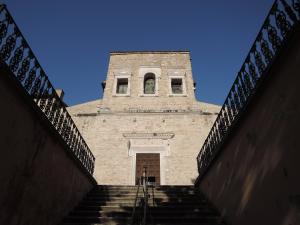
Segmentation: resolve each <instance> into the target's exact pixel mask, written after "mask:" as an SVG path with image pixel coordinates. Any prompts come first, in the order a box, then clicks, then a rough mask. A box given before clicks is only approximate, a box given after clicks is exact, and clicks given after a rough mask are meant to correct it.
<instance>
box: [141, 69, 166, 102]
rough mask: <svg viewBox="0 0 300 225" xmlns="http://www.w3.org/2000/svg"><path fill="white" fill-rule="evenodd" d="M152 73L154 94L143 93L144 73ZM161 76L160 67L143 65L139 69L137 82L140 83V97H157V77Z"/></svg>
mask: <svg viewBox="0 0 300 225" xmlns="http://www.w3.org/2000/svg"><path fill="white" fill-rule="evenodd" d="M149 73H153V74H154V78H155V93H154V94H145V93H144V80H145V76H146V74H149ZM160 76H161V68H158V67H151V66H149V67H148V66H145V67H144V66H143V67H140V69H139V83H140V91H139V96H140V97H158V96H159V79H160Z"/></svg>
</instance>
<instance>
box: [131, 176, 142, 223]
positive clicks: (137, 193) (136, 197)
mask: <svg viewBox="0 0 300 225" xmlns="http://www.w3.org/2000/svg"><path fill="white" fill-rule="evenodd" d="M140 186H141V182H140V178H138V188H137V191H136V194H135V199H134V205H133V210H132V214H131V222H130V224H131V225H134V218H135V210H136V203H137V200H138V195H139V190H140Z"/></svg>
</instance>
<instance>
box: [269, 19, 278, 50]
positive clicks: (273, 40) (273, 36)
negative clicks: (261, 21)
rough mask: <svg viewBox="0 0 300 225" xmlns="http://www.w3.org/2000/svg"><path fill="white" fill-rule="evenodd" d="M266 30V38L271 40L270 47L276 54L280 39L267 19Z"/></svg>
mask: <svg viewBox="0 0 300 225" xmlns="http://www.w3.org/2000/svg"><path fill="white" fill-rule="evenodd" d="M267 32H268V38H269V40H270V42H271V45H272V48H273V50H274V52H275V54H276V53H277V52H278V50H279V48H280V46H281V40H280V38H279V36H278V35H277V31H276V29H275V28H274V27H273V26H272V25H271V24H270V21H269V20H268V23H267Z"/></svg>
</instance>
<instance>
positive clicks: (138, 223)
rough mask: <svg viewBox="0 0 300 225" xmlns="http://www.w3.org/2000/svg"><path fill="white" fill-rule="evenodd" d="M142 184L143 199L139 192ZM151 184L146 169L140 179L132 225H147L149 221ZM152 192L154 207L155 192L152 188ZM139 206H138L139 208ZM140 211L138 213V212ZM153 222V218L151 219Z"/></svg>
mask: <svg viewBox="0 0 300 225" xmlns="http://www.w3.org/2000/svg"><path fill="white" fill-rule="evenodd" d="M141 184H142V185H143V189H142V190H143V197H139V191H140V186H141ZM148 189H149V183H148V176H147V169H146V168H144V171H143V176H142V177H141V178H138V187H137V192H136V196H135V200H134V205H133V210H132V215H131V222H130V225H146V224H147V222H148V221H149V218H148V217H149V216H151V215H150V213H149V204H148V200H149V197H150V195H149V192H148ZM152 191H153V196H152V199H153V206H154V190H153V186H152ZM137 204H138V206H137ZM137 210H138V212H137ZM151 219H152V220H153V218H151Z"/></svg>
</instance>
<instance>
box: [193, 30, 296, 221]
mask: <svg viewBox="0 0 300 225" xmlns="http://www.w3.org/2000/svg"><path fill="white" fill-rule="evenodd" d="M299 40H300V32H299V31H298V33H297V34H295V36H294V38H293V40H292V41H290V42H289V44H288V46H285V47H286V49H285V51H284V52H282V54H281V55H279V57H278V58H277V59H276V61H275V63H274V64H273V66H272V68H271V70H270V71H269V73H268V74H267V77H268V79H267V80H266V81H265V83H263V85H262V86H261V88H260V89H259V90H258V92H257V95H256V96H255V98H254V99H252V103H251V105H249V107H248V109H247V112H246V114H245V115H244V117H243V118H242V120H241V121H239V124H238V127H237V128H236V129H235V131H234V133H233V134H231V135H230V138H229V139H228V141H227V143H226V144H225V145H223V147H222V149H221V154H220V155H219V156H218V158H217V159H216V160H215V161H214V163H213V164H212V166H211V167H210V168H209V170H208V172H207V173H206V175H205V176H204V177H203V178H202V179H201V180H200V181H199V184H200V189H201V190H202V191H203V192H204V193H205V195H206V196H207V197H208V198H209V199H210V200H211V202H213V203H214V204H215V205H216V206H217V208H218V209H219V210H220V211H221V212H222V214H223V215H224V217H225V218H226V219H227V221H228V222H229V224H232V225H240V224H243V225H250V224H251V225H252V224H270V225H283V224H287V225H292V224H293V225H296V224H300V217H299V212H300V180H299V171H300V164H299V159H300V151H299V150H300V144H299V127H300V117H299V115H300V102H299V98H300V92H299V86H300V76H299V65H300V41H299Z"/></svg>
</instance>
